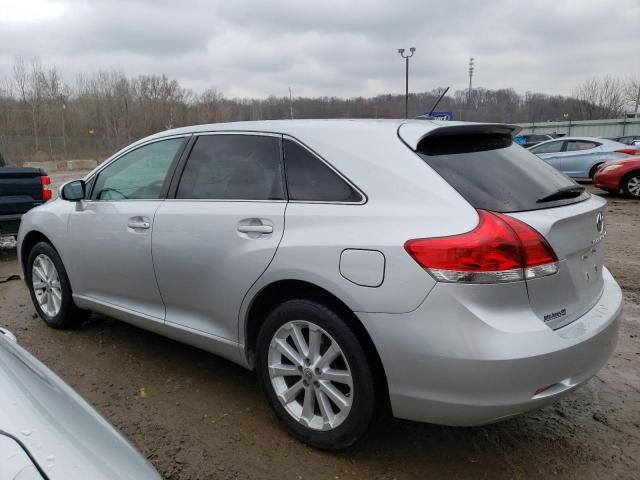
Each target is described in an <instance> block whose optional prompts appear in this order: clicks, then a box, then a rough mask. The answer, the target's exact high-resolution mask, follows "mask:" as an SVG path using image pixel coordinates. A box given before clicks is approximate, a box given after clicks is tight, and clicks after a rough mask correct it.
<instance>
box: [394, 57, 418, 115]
mask: <svg viewBox="0 0 640 480" xmlns="http://www.w3.org/2000/svg"><path fill="white" fill-rule="evenodd" d="M409 51H410V52H411V53H410V54H407V55H405V54H404V48H399V49H398V53H399V54H400V56H401V57H402V58H404V65H405V69H404V79H405V82H404V118H409V59H410V58H411V57H413V54H414V52H415V51H416V47H411V48H410V49H409Z"/></svg>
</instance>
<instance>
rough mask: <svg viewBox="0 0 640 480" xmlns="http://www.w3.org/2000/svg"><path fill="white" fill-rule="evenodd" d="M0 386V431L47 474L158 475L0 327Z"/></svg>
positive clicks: (67, 477) (74, 479)
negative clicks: (14, 441)
mask: <svg viewBox="0 0 640 480" xmlns="http://www.w3.org/2000/svg"><path fill="white" fill-rule="evenodd" d="M0 392H2V395H0V431H2V432H5V433H6V434H9V435H11V437H13V438H15V439H17V440H19V441H20V443H21V444H22V446H23V447H24V448H25V449H26V451H28V453H29V455H30V456H31V457H32V459H33V460H34V461H35V462H36V464H37V466H38V467H39V468H40V469H41V470H42V471H43V472H44V473H45V474H46V476H47V477H48V478H49V479H50V480H57V479H60V480H80V479H87V478H91V479H96V480H98V479H105V480H106V479H132V478H135V479H159V478H160V476H159V475H158V473H157V472H156V471H155V469H154V468H153V467H152V466H151V464H150V463H149V462H148V461H147V460H146V459H145V458H144V457H143V456H142V455H140V453H138V451H136V450H135V449H134V448H133V447H132V446H131V444H129V442H127V440H125V439H124V437H123V436H122V435H121V434H120V433H119V432H118V431H117V430H116V429H115V428H113V427H112V426H111V425H110V424H109V423H108V422H107V421H106V420H105V419H104V418H102V417H101V416H100V415H99V414H98V413H97V412H96V411H95V410H94V409H93V408H91V406H90V405H89V404H88V403H87V402H85V401H84V400H83V399H82V398H81V397H80V396H79V395H78V394H77V393H76V392H74V391H73V390H72V389H71V388H70V387H69V386H68V385H67V384H66V383H64V382H63V381H62V380H61V379H60V378H58V377H57V376H56V375H55V374H54V373H53V372H52V371H51V370H49V369H48V368H47V367H46V366H44V365H43V364H42V363H41V362H40V361H38V360H37V359H36V358H34V357H33V356H32V355H31V354H29V353H28V352H27V351H26V350H24V349H23V348H22V347H20V346H19V345H18V344H17V343H16V342H15V341H13V340H11V339H10V338H7V336H5V335H4V334H1V333H0ZM7 438H8V437H6V436H3V435H0V459H2V455H3V454H5V452H6V450H4V449H3V446H2V445H6V446H7V448H12V449H14V450H15V443H14V444H13V445H12V444H10V443H8V441H7ZM2 442H4V443H2ZM15 451H16V452H17V450H15ZM20 459H21V461H22V463H24V466H23V469H24V468H26V469H27V470H25V472H29V473H33V469H30V468H28V466H29V464H30V463H31V464H33V462H31V461H30V459H25V458H24V457H22V456H21V457H20ZM2 463H3V464H4V462H2ZM3 468H8V464H4V465H0V472H2V471H3ZM36 473H37V472H36ZM24 475H27V473H24ZM2 478H6V477H2ZM9 478H13V477H9ZM19 478H20V477H19ZM24 478H39V477H37V476H32V477H28V476H25V477H24Z"/></svg>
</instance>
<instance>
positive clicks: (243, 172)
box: [176, 135, 285, 200]
mask: <svg viewBox="0 0 640 480" xmlns="http://www.w3.org/2000/svg"><path fill="white" fill-rule="evenodd" d="M282 177H283V175H282V166H281V161H280V139H279V138H276V137H271V136H259V135H202V136H200V137H199V138H198V139H197V141H196V143H195V145H194V146H193V149H192V150H191V154H190V155H189V159H188V160H187V164H186V166H185V168H184V172H183V174H182V178H181V179H180V184H179V185H178V191H177V194H176V198H182V199H210V200H283V199H284V198H285V197H284V186H283V180H282Z"/></svg>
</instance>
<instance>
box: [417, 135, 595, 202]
mask: <svg viewBox="0 0 640 480" xmlns="http://www.w3.org/2000/svg"><path fill="white" fill-rule="evenodd" d="M453 141H455V139H454V140H453ZM421 147H422V145H418V154H419V155H420V157H422V158H423V159H424V160H425V161H426V162H427V163H428V164H429V166H430V167H431V168H433V169H434V170H435V171H436V172H437V173H438V174H440V176H441V177H442V178H444V179H445V180H446V181H447V182H448V183H449V184H450V185H451V186H452V187H453V188H455V189H456V190H457V191H458V192H459V193H460V194H461V195H462V196H463V197H464V198H465V199H466V200H467V201H468V202H469V203H470V204H471V205H473V206H474V207H476V208H483V209H486V210H491V211H494V212H519V211H524V210H536V209H539V208H549V207H555V206H560V205H568V204H570V203H576V202H579V201H582V200H585V199H586V198H588V197H589V194H587V193H582V194H581V195H579V196H577V197H574V198H569V199H563V200H557V201H551V202H544V203H538V200H540V199H542V198H544V197H547V196H549V195H551V194H553V193H555V192H557V191H558V190H559V189H562V188H566V187H571V186H574V185H576V183H575V182H574V181H573V180H570V179H569V178H568V177H565V176H564V175H563V174H562V173H560V172H558V171H557V170H556V169H555V168H553V167H551V166H550V165H547V164H546V163H545V162H544V161H542V160H540V159H539V158H538V157H536V156H535V155H533V154H531V153H530V152H528V151H527V150H524V149H523V148H520V147H518V146H516V145H511V146H509V147H506V148H496V149H493V150H484V151H478V152H469V153H453V154H449V155H427V154H425V153H422V151H423V148H421Z"/></svg>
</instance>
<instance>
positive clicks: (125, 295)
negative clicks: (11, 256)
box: [18, 120, 622, 449]
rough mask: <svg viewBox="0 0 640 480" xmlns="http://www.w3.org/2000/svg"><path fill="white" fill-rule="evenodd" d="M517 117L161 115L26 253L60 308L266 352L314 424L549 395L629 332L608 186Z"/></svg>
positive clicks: (68, 317) (65, 313)
mask: <svg viewBox="0 0 640 480" xmlns="http://www.w3.org/2000/svg"><path fill="white" fill-rule="evenodd" d="M517 131H518V129H517V127H513V126H509V125H498V124H465V123H457V122H437V121H429V120H409V121H401V120H394V121H347V120H334V121H315V120H314V121H264V122H244V123H243V122H241V123H230V124H214V125H202V126H195V127H187V128H180V129H175V130H170V131H167V132H163V133H159V134H156V135H153V136H151V137H148V138H145V139H143V140H140V141H139V142H136V143H134V144H133V145H131V146H129V147H127V148H125V149H124V150H122V151H120V152H118V153H116V154H115V155H114V156H113V157H111V158H110V159H108V160H107V161H105V162H104V163H103V164H102V165H100V166H99V167H98V168H96V169H95V170H94V171H93V172H91V173H90V174H88V175H87V176H86V177H85V178H84V180H81V181H74V182H71V183H68V184H66V185H65V186H64V187H63V188H62V190H61V198H58V199H57V200H54V201H51V202H49V203H47V204H45V205H43V206H41V207H38V208H36V209H34V210H32V211H30V212H29V213H28V214H27V215H26V216H25V217H24V219H23V221H22V226H21V227H20V233H19V239H18V243H19V258H20V260H21V263H22V268H23V271H24V278H25V280H26V282H27V285H28V287H29V289H30V291H31V297H32V299H33V303H34V305H35V308H36V309H37V311H38V313H39V315H40V316H41V317H42V319H43V320H44V321H45V322H46V323H47V324H49V325H50V326H52V327H54V328H66V327H71V326H73V325H76V324H77V323H78V322H79V321H81V320H82V318H83V316H84V315H85V314H86V312H88V311H95V312H100V313H102V314H105V315H108V316H111V317H114V318H117V319H121V320H123V321H125V322H130V323H132V324H134V325H138V326H140V327H142V328H145V329H149V330H152V331H154V332H157V333H159V334H162V335H166V336H168V337H172V338H175V339H178V340H180V341H183V342H186V343H189V344H192V345H196V346H198V347H200V348H203V349H206V350H209V351H211V352H213V353H215V354H217V355H220V356H222V357H225V358H227V359H229V360H231V361H233V362H236V363H238V364H240V365H242V366H244V367H247V368H251V369H253V368H255V369H256V371H257V374H258V378H259V382H260V383H261V385H262V387H263V389H264V391H265V393H266V396H267V398H268V400H269V402H270V404H271V406H272V407H273V410H274V411H275V414H276V415H277V417H278V418H279V419H280V420H281V421H282V422H283V423H284V425H285V426H286V427H287V428H288V430H289V431H290V432H292V433H293V434H294V435H295V436H296V437H297V438H299V439H300V440H302V441H303V442H306V443H307V444H310V445H313V446H316V447H319V448H325V449H340V448H345V447H348V446H350V445H352V444H354V443H355V442H356V441H357V440H358V439H360V438H362V437H363V436H364V434H365V432H366V431H367V429H368V427H369V425H370V424H371V422H372V419H373V418H374V417H375V416H376V415H377V412H378V409H379V408H382V409H383V408H385V407H390V408H391V411H392V413H393V415H395V416H396V417H400V418H406V419H412V420H420V421H425V422H432V423H437V424H444V425H479V424H484V423H489V422H495V421H497V420H500V419H504V418H507V417H511V416H513V415H517V414H519V413H522V412H525V411H527V410H531V409H536V408H539V407H542V406H544V405H546V404H548V403H550V402H552V401H555V400H557V399H558V398H560V397H562V396H563V395H565V394H567V393H568V392H570V391H572V390H573V389H575V388H576V387H577V386H579V385H581V384H582V383H584V382H586V381H587V380H588V379H589V378H590V377H592V376H593V375H594V374H595V373H596V372H597V371H598V370H599V369H600V368H601V367H602V366H603V365H604V364H605V362H606V361H607V359H608V357H609V355H610V354H611V352H612V350H613V349H614V347H615V344H616V338H617V330H618V323H619V322H618V319H619V317H620V313H621V309H622V294H621V291H620V288H619V287H618V285H617V283H616V282H615V280H614V279H613V278H612V276H611V275H610V273H609V271H608V270H607V269H606V268H605V267H604V265H603V257H604V242H605V237H606V230H605V221H604V207H605V202H604V200H602V199H601V198H599V197H597V196H593V195H590V194H589V193H588V192H586V191H585V189H584V188H583V187H582V186H580V185H578V184H576V183H575V182H574V181H572V180H570V179H568V178H567V177H565V176H564V175H563V174H561V173H559V172H557V171H556V170H555V169H554V168H553V167H551V166H549V165H547V164H545V163H544V162H543V161H542V160H540V159H538V158H537V157H535V156H534V155H533V154H531V153H530V152H528V151H526V150H524V149H523V148H521V147H519V146H517V145H515V144H513V142H512V137H513V135H514V134H515V133H517Z"/></svg>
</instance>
